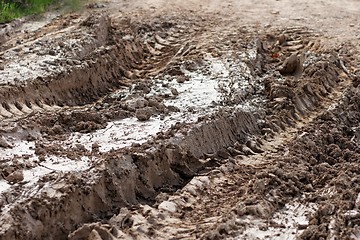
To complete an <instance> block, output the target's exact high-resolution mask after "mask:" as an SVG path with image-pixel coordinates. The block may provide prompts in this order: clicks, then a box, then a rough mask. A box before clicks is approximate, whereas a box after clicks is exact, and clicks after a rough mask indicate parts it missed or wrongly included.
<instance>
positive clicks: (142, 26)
mask: <svg viewBox="0 0 360 240" xmlns="http://www.w3.org/2000/svg"><path fill="white" fill-rule="evenodd" d="M144 22H145V20H143V21H140V22H139V21H132V19H127V18H119V19H111V20H110V19H109V18H108V17H107V16H106V15H95V16H90V17H89V18H87V19H85V20H82V21H80V22H78V23H77V25H76V27H75V28H85V29H86V31H88V30H89V31H91V29H95V31H93V32H91V33H90V34H94V36H93V37H92V38H90V39H93V41H94V42H95V43H94V42H91V43H90V44H89V45H86V44H84V42H82V41H81V40H80V43H81V44H80V45H81V46H83V48H82V47H80V50H79V51H78V52H74V53H73V52H71V51H65V52H64V54H65V55H66V57H67V58H70V59H72V57H74V58H75V60H77V57H80V60H81V61H83V63H82V64H84V65H82V66H81V67H77V66H73V65H72V63H69V65H71V66H67V67H65V69H69V70H70V73H69V74H65V75H64V74H63V71H60V72H61V73H60V74H56V73H55V74H53V73H52V74H51V75H50V76H48V77H44V78H41V79H37V80H29V82H28V83H26V84H25V85H24V86H21V89H22V90H23V92H19V89H20V88H19V86H17V85H15V86H11V87H6V88H4V89H5V90H4V91H6V93H7V94H8V95H7V96H8V98H6V99H5V98H4V99H3V102H4V104H2V106H3V109H0V110H1V115H2V118H3V119H5V120H6V121H4V122H5V125H4V127H3V128H2V134H3V136H5V137H7V138H8V139H11V137H15V136H16V137H17V138H20V139H27V141H28V142H30V143H32V144H33V145H34V146H33V147H32V148H33V150H34V156H25V155H21V156H19V155H15V156H13V157H12V158H5V159H4V161H3V162H1V164H2V169H3V170H2V172H1V177H2V178H3V179H5V180H6V181H7V182H9V183H10V184H12V185H11V188H10V190H9V191H5V192H2V193H1V194H2V196H1V205H2V206H3V207H2V208H1V211H2V215H1V218H0V222H1V228H0V234H1V236H2V238H3V239H44V238H49V239H66V238H67V237H69V238H70V239H87V238H90V239H91V238H93V239H114V238H119V239H122V238H126V237H130V238H131V237H138V238H144V239H146V238H148V239H149V238H150V239H160V238H169V239H170V238H172V237H174V238H177V237H185V238H190V239H191V238H192V239H196V238H202V239H206V238H208V239H222V238H226V237H228V238H231V237H234V238H240V239H241V238H243V239H251V238H252V237H253V238H255V239H256V234H254V232H253V231H252V230H253V229H254V228H256V229H257V230H259V229H260V231H262V232H265V233H266V234H269V237H270V238H271V237H277V236H276V235H275V234H280V239H281V234H282V232H281V229H283V228H285V229H287V228H288V226H285V227H284V225H283V223H279V222H278V221H275V220H273V221H272V218H273V217H274V216H275V215H276V214H277V213H281V211H282V210H284V209H286V207H287V206H288V205H287V204H291V203H293V202H300V203H301V204H303V205H305V206H308V205H310V203H314V204H315V205H316V207H315V210H314V211H312V215H311V217H310V218H309V219H310V220H309V221H308V222H306V224H298V225H296V227H295V230H299V231H298V236H299V237H301V238H304V239H317V238H320V237H325V236H330V235H331V234H332V235H334V236H335V235H336V236H341V237H344V236H348V235H349V234H351V233H353V234H355V235H356V234H357V232H356V231H357V230H356V228H357V225H356V224H357V222H356V216H357V215H356V214H358V213H357V212H356V213H355V217H353V218H352V217H348V216H354V215H352V213H354V212H353V211H352V212H346V211H348V210H350V209H352V210H354V206H356V205H357V203H356V202H357V200H356V199H355V197H352V196H354V195H353V194H355V195H356V194H358V191H357V190H356V186H355V183H356V179H355V178H356V175H355V173H354V171H355V170H354V169H356V161H357V159H358V157H359V156H358V154H359V152H358V149H359V147H358V144H359V142H358V135H359V132H358V131H359V130H358V120H357V119H358V112H359V111H358V110H359V106H358V104H357V103H358V101H357V99H358V92H357V91H358V90H357V89H356V86H357V85H356V84H357V82H358V78H356V76H355V74H356V71H355V67H356V65H355V63H356V62H355V57H356V56H357V55H356V53H355V52H354V51H351V49H352V46H351V45H340V46H339V47H338V48H336V49H327V48H326V46H324V44H323V43H321V42H320V41H319V37H315V34H314V33H313V32H312V31H310V30H308V29H303V28H288V29H280V30H279V29H271V30H267V31H265V30H264V31H263V32H264V33H263V34H261V35H260V37H259V36H256V35H255V34H254V32H255V30H254V28H253V27H245V26H244V27H241V28H239V27H238V26H237V25H232V24H230V23H229V25H227V26H226V27H225V26H224V25H226V24H223V25H221V24H220V25H219V26H217V25H216V26H215V28H211V29H208V27H206V24H210V23H215V22H216V21H215V20H209V19H202V18H200V17H196V16H195V17H194V16H188V15H185V14H184V15H183V16H178V15H176V16H172V15H164V16H161V17H158V18H155V20H154V19H147V20H146V23H144ZM99 26H101V27H99ZM96 29H98V30H99V29H100V30H101V31H97V30H96ZM268 32H271V34H270V33H268ZM99 33H100V35H99ZM65 36H66V35H65ZM99 38H101V39H100V40H99ZM71 39H72V38H71V36H70V37H69V41H70V40H71ZM86 39H87V38H86ZM94 39H95V40H94ZM87 46H88V47H89V48H88V47H87ZM51 54H52V53H51ZM65 55H64V56H65ZM74 63H76V62H74ZM67 64H68V63H67ZM75 65H76V64H75ZM89 69H91V71H89ZM90 73H91V74H90ZM214 73H215V74H214ZM199 76H200V77H199ZM204 76H205V77H204ZM196 78H200V79H206V80H207V83H208V84H210V83H211V81H210V80H213V79H215V80H216V81H215V82H216V84H217V85H216V91H215V92H217V93H218V94H219V100H216V102H215V103H211V104H209V105H206V106H205V108H201V107H199V106H198V105H195V107H194V106H191V104H190V106H186V108H183V107H182V105H181V104H180V106H179V107H176V106H172V105H171V104H176V101H178V102H179V101H184V99H183V98H181V96H182V95H184V94H186V91H182V90H177V89H176V88H174V87H172V86H177V88H178V89H181V86H184V85H186V84H187V83H188V82H192V81H193V83H194V84H195V80H196ZM44 79H45V80H44ZM78 80H79V81H78ZM202 81H203V80H201V82H202ZM67 83H69V84H67ZM352 84H353V85H352ZM35 85H36V87H35V88H36V89H38V90H39V89H40V90H39V91H41V93H42V94H43V95H42V94H40V96H41V98H40V100H37V99H35V98H32V96H30V95H28V94H27V91H30V90H31V91H32V90H33V89H34V88H33V87H34V86H35ZM37 87H39V88H37ZM170 88H171V89H170ZM163 89H166V92H165V91H164V90H163ZM346 89H348V90H346ZM168 90H170V91H168ZM204 90H205V89H204ZM345 90H346V91H345ZM169 92H170V93H169ZM4 93H5V92H4ZM109 93H111V94H109ZM210 93H211V94H214V92H210ZM343 94H344V96H345V97H344V98H343V99H342V98H341V97H342V95H343ZM1 96H2V95H1ZM207 98H211V96H208V97H207ZM24 99H28V101H29V102H30V103H28V104H26V102H25V105H26V106H27V107H25V105H24V104H23V101H24ZM339 99H342V102H341V103H340V104H339V105H336V102H337V101H338V100H339ZM195 100H196V99H195ZM33 102H34V103H35V104H33ZM166 102H167V103H169V102H170V103H171V104H170V105H169V104H165V103H166ZM184 102H185V101H184ZM200 103H201V102H200ZM184 104H185V103H184ZM331 104H333V106H332V108H330V109H329V110H326V109H328V108H329V106H330V105H331ZM83 105H84V106H83ZM69 106H70V107H69ZM71 106H72V107H71ZM35 108H36V109H40V110H39V111H38V112H35V111H33V110H34V109H35ZM145 110H146V111H145ZM144 111H145V112H144ZM324 111H325V112H324ZM28 113H30V114H29V115H28ZM175 113H181V114H185V115H181V116H182V117H183V116H188V115H186V114H189V116H193V115H191V114H193V113H196V114H195V115H194V116H195V117H196V120H195V121H194V120H191V121H188V120H187V119H185V117H184V118H183V119H180V120H178V122H177V123H175V124H174V125H173V126H172V127H170V128H169V129H167V130H166V131H165V130H164V131H159V132H158V133H157V135H156V136H153V137H150V139H149V140H148V141H146V142H145V143H141V144H138V143H135V144H133V145H132V146H130V145H129V146H127V147H125V148H119V149H114V150H110V151H99V147H100V146H99V144H97V143H94V144H93V145H92V146H91V148H90V149H89V148H86V147H85V146H83V145H82V144H81V143H79V144H76V140H74V142H75V144H74V145H72V144H70V145H69V146H68V145H67V144H65V143H68V142H66V140H67V139H68V138H69V136H70V137H71V136H72V135H71V134H74V132H75V133H79V134H85V133H90V134H91V133H94V132H96V130H98V129H104V128H105V130H107V128H106V126H107V124H108V123H110V122H112V121H116V120H122V119H130V118H132V117H137V118H138V119H139V120H148V118H149V117H150V118H151V119H154V118H156V119H157V118H159V119H160V120H161V118H164V117H169V118H171V117H173V116H174V114H175ZM199 113H200V114H199ZM204 115H205V116H204ZM24 116H27V118H23V117H24ZM14 119H17V121H14ZM75 119H76V120H75ZM175 119H176V118H175ZM313 119H315V120H314V121H313V122H312V120H313ZM302 125H305V126H304V127H301V126H302ZM318 129H320V130H318ZM329 130H330V131H333V133H334V134H329V133H328V132H327V131H329ZM319 131H320V134H319ZM322 133H324V134H327V135H326V138H324V137H323V135H324V134H322ZM331 137H332V138H331ZM287 139H290V140H287ZM324 139H325V140H324ZM0 140H1V141H2V140H3V139H0ZM5 140H6V139H5ZM0 143H2V147H5V148H8V149H11V148H12V146H11V144H8V145H6V143H7V142H6V141H4V142H0ZM10 143H11V142H10ZM309 144H310V145H309ZM9 151H10V150H9ZM284 155H285V156H284ZM54 156H55V157H56V158H55V159H56V161H60V160H59V159H60V158H68V159H71V160H72V161H74V162H80V163H81V162H88V165H86V168H82V169H81V170H79V171H78V172H77V171H68V172H62V171H59V170H56V169H51V168H50V169H48V170H49V172H48V173H47V174H46V175H44V176H41V177H39V179H38V180H36V181H35V182H34V183H31V182H30V183H28V182H26V181H24V179H23V178H21V173H22V172H25V173H26V171H27V170H30V169H33V168H35V167H39V166H40V167H41V166H44V165H43V162H44V161H47V159H48V158H50V157H54ZM24 159H25V161H23V160H24ZM84 159H87V161H85V160H84ZM353 159H355V160H354V161H353ZM27 160H28V161H27ZM339 171H340V172H342V173H343V174H342V175H338V180H339V181H337V180H333V181H332V183H331V184H330V183H329V185H327V184H328V182H327V181H326V180H329V181H330V177H334V176H335V175H336V174H337V173H338V172H339ZM351 171H353V172H351ZM319 173H324V175H322V174H321V175H320V174H319ZM345 175H346V176H345ZM25 177H26V176H25ZM335 177H336V176H335ZM334 179H336V178H334ZM348 183H350V184H353V185H354V189H353V190H352V192H349V191H343V190H342V186H345V185H347V184H348ZM327 188H329V189H331V191H332V190H334V191H335V192H336V193H338V194H337V195H336V194H335V195H332V194H331V193H332V192H331V191H330V193H329V192H326V191H325V190H326V189H327ZM324 189H325V190H324ZM339 194H340V195H341V199H342V200H341V201H339V200H338V199H335V197H334V196H338V195H339ZM313 196H314V197H313ZM344 206H345V207H344ZM321 209H323V210H321ZM333 209H339V210H333ZM324 212H326V214H327V215H324ZM69 213H71V214H69ZM344 218H345V219H347V220H346V221H347V222H344V221H343V219H344ZM334 219H335V220H334ZM349 219H350V220H349ZM353 219H355V220H353ZM334 221H335V222H334ZM295 222H296V221H295ZM349 222H350V225H349V224H348V223H349ZM334 223H335V225H334ZM333 226H335V227H333ZM338 226H343V227H342V228H339V227H338ZM292 227H293V226H292ZM274 229H276V230H277V231H274V233H271V231H272V230H274ZM290 229H291V231H294V227H293V228H291V227H290ZM267 230H269V231H270V233H269V232H266V231H267ZM71 232H72V233H71ZM350 232H351V233H350ZM69 234H70V235H69ZM271 234H274V235H273V236H272V235H271ZM290 235H291V234H290ZM291 236H292V235H291Z"/></svg>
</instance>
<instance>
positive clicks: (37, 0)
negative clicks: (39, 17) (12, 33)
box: [0, 0, 83, 23]
mask: <svg viewBox="0 0 360 240" xmlns="http://www.w3.org/2000/svg"><path fill="white" fill-rule="evenodd" d="M50 5H53V6H55V7H62V8H64V9H67V10H68V11H69V10H70V11H79V10H80V9H81V8H82V7H83V2H82V0H13V1H11V0H0V23H4V22H9V21H11V20H13V19H15V18H19V17H22V16H27V15H33V14H39V13H43V12H45V11H46V10H47V9H48V7H49V6H50Z"/></svg>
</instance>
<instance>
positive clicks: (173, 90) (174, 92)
mask: <svg viewBox="0 0 360 240" xmlns="http://www.w3.org/2000/svg"><path fill="white" fill-rule="evenodd" d="M171 93H172V95H174V96H177V95H179V92H178V90H177V89H176V88H172V89H171Z"/></svg>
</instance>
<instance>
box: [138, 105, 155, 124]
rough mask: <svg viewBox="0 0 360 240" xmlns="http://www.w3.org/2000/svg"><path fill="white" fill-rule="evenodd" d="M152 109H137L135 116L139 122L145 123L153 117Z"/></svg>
mask: <svg viewBox="0 0 360 240" xmlns="http://www.w3.org/2000/svg"><path fill="white" fill-rule="evenodd" d="M153 112H154V111H153V109H152V108H151V107H146V108H141V109H137V110H136V112H135V116H136V118H137V119H138V120H139V121H147V120H149V119H150V117H151V116H152V115H153Z"/></svg>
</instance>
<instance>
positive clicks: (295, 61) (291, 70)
mask: <svg viewBox="0 0 360 240" xmlns="http://www.w3.org/2000/svg"><path fill="white" fill-rule="evenodd" d="M300 68H301V66H300V58H299V57H298V56H297V55H296V54H292V55H291V56H290V57H288V58H287V59H286V60H285V62H284V63H283V65H282V66H281V67H280V69H279V72H280V73H281V74H282V75H286V74H295V73H296V72H297V71H299V70H300Z"/></svg>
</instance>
